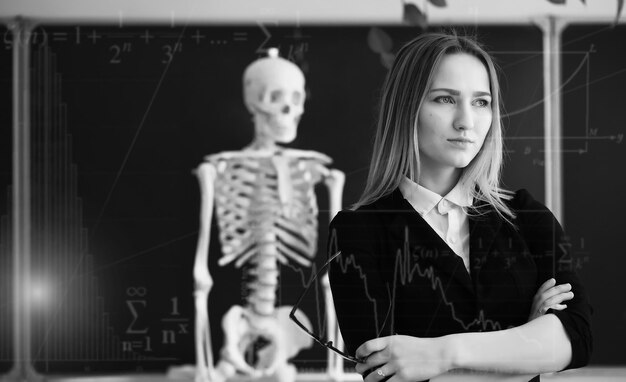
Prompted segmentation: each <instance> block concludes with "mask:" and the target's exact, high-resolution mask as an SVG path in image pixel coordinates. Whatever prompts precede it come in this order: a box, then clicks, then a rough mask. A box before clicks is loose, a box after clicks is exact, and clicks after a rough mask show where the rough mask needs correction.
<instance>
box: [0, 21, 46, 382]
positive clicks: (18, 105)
mask: <svg viewBox="0 0 626 382" xmlns="http://www.w3.org/2000/svg"><path fill="white" fill-rule="evenodd" d="M8 28H9V30H10V31H11V33H12V36H13V44H12V47H13V174H12V176H13V192H12V197H13V211H12V212H13V221H12V225H13V277H14V279H13V353H14V363H13V367H12V369H11V371H10V372H9V373H8V374H7V376H6V377H5V378H4V380H7V381H33V380H38V379H41V377H40V376H38V375H37V373H36V372H35V370H34V368H33V365H32V359H31V332H30V330H31V312H30V308H31V306H30V299H29V296H30V294H31V293H30V292H31V291H30V288H31V282H30V281H31V280H30V276H31V275H30V270H31V268H30V256H31V220H30V216H31V214H30V212H31V208H30V207H31V193H30V99H31V97H30V96H31V94H30V77H29V69H30V37H31V34H32V31H33V29H34V23H32V22H29V21H27V20H24V19H22V18H19V17H18V18H16V19H15V20H13V21H12V22H10V23H9V25H8Z"/></svg>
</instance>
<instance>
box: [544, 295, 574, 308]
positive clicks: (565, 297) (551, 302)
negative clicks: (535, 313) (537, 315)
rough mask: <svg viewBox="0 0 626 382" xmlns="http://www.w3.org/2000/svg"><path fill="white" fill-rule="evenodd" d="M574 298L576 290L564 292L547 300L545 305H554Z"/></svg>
mask: <svg viewBox="0 0 626 382" xmlns="http://www.w3.org/2000/svg"><path fill="white" fill-rule="evenodd" d="M573 298H574V292H562V293H559V294H557V295H555V296H552V297H550V298H548V299H546V300H545V302H544V303H543V305H544V306H552V305H557V304H560V303H562V302H563V301H567V300H571V299H573Z"/></svg>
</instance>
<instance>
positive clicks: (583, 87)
mask: <svg viewBox="0 0 626 382" xmlns="http://www.w3.org/2000/svg"><path fill="white" fill-rule="evenodd" d="M625 42H626V27H625V26H623V25H620V26H617V27H613V26H609V25H585V26H583V25H571V26H569V27H568V28H567V29H565V31H564V32H563V38H562V43H563V55H562V57H563V72H562V81H563V83H564V87H563V93H562V94H563V135H564V137H563V150H564V152H563V161H564V162H563V163H564V169H565V172H564V183H563V189H564V199H563V200H564V205H563V206H564V223H565V225H566V231H567V232H568V234H569V235H570V236H571V238H572V247H573V252H574V253H576V254H577V255H578V256H577V257H578V260H577V262H578V264H576V266H577V267H578V268H579V272H580V275H581V277H582V279H583V281H584V282H585V285H586V286H587V288H588V289H589V293H590V295H591V299H592V305H593V306H594V309H595V313H594V317H593V323H594V337H595V349H594V354H593V358H592V362H593V363H595V364H607V365H616V364H621V365H623V364H625V363H626V353H624V351H623V349H622V347H621V346H620V345H621V344H623V343H625V342H626V297H624V295H623V293H621V292H617V291H618V290H621V289H623V288H622V286H621V283H620V281H621V280H622V277H623V275H622V274H621V270H622V269H625V268H626V258H625V257H624V256H623V255H622V253H623V250H622V249H621V240H620V239H621V238H622V237H624V216H626V207H625V206H624V204H623V203H620V198H621V195H622V194H623V190H624V188H625V187H626V171H624V169H623V167H624V165H625V164H626V147H625V146H624V143H623V138H624V130H625V127H626V126H625V125H624V122H623V112H624V107H625V106H626V102H624V97H623V96H622V95H621V94H622V92H623V90H624V87H625V86H626V56H624V44H625Z"/></svg>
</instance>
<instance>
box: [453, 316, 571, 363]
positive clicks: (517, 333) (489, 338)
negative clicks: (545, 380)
mask: <svg viewBox="0 0 626 382" xmlns="http://www.w3.org/2000/svg"><path fill="white" fill-rule="evenodd" d="M449 337H450V338H449V340H450V342H451V346H452V353H453V354H452V364H453V368H454V369H457V368H458V369H471V370H482V371H489V372H497V373H519V374H526V373H537V374H539V373H547V372H554V371H559V370H562V369H564V368H565V367H566V366H567V365H568V364H569V363H570V361H571V358H572V347H571V344H570V340H569V338H568V337H567V333H566V332H565V328H564V327H563V324H561V321H560V320H559V319H558V318H557V317H556V316H555V315H553V314H546V315H545V316H542V317H539V318H537V319H535V320H532V321H530V322H528V323H526V324H524V325H521V326H518V327H515V328H511V329H506V330H500V331H494V332H486V333H460V334H453V335H450V336H449Z"/></svg>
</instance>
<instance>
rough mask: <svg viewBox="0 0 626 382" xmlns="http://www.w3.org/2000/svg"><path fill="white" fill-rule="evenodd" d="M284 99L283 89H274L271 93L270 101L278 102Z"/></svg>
mask: <svg viewBox="0 0 626 382" xmlns="http://www.w3.org/2000/svg"><path fill="white" fill-rule="evenodd" d="M282 100H283V91H282V90H273V91H272V92H271V93H270V102H271V103H276V102H281V101H282Z"/></svg>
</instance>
